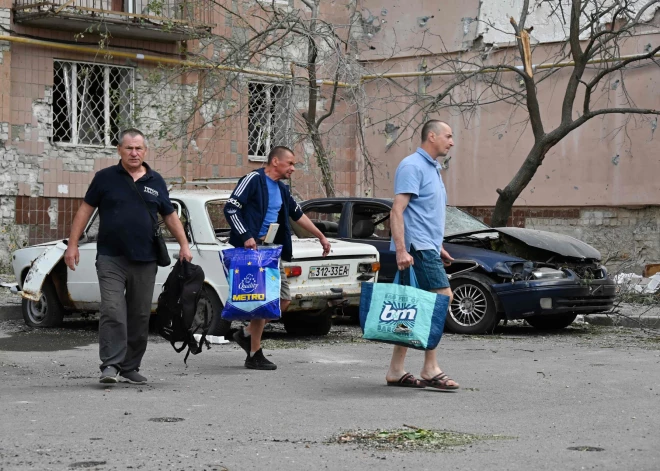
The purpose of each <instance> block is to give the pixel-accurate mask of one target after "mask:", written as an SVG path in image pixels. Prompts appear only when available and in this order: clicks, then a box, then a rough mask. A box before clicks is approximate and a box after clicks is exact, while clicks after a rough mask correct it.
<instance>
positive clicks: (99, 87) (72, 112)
mask: <svg viewBox="0 0 660 471" xmlns="http://www.w3.org/2000/svg"><path fill="white" fill-rule="evenodd" d="M133 79H134V71H133V69H132V68H130V67H117V66H109V65H98V64H90V63H87V62H72V61H57V60H56V61H55V63H54V77H53V137H52V139H53V143H63V144H73V145H90V146H106V147H107V146H114V145H117V138H118V136H119V132H120V131H121V130H122V129H125V128H127V127H130V126H131V125H132V113H131V111H132V106H131V98H132V94H133Z"/></svg>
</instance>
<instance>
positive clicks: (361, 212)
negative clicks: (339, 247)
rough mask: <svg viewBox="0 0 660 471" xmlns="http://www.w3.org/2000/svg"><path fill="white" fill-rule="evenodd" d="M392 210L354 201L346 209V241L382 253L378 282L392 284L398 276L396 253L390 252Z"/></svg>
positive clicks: (380, 205)
mask: <svg viewBox="0 0 660 471" xmlns="http://www.w3.org/2000/svg"><path fill="white" fill-rule="evenodd" d="M390 210H391V208H390V207H389V206H388V205H386V204H383V203H379V202H360V201H353V202H351V203H350V207H348V208H346V211H345V217H346V219H347V224H345V227H346V228H347V230H348V233H347V237H346V240H349V241H351V242H361V243H366V244H370V245H373V246H374V247H376V249H377V250H378V252H379V253H380V271H379V272H378V281H379V282H384V283H391V282H392V281H394V276H395V275H396V271H397V269H396V253H395V252H394V251H393V250H390V239H391V237H392V233H391V231H390Z"/></svg>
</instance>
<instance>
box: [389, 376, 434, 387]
mask: <svg viewBox="0 0 660 471" xmlns="http://www.w3.org/2000/svg"><path fill="white" fill-rule="evenodd" d="M387 385H388V386H398V387H400V388H420V389H421V388H425V387H426V386H425V385H424V382H423V381H420V380H418V379H417V378H415V377H414V376H413V375H412V373H406V374H405V375H403V376H401V377H400V378H399V380H398V381H388V382H387Z"/></svg>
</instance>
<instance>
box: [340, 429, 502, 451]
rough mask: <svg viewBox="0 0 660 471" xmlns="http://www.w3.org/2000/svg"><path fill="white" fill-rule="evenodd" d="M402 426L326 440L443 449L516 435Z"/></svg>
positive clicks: (394, 447) (391, 447)
mask: <svg viewBox="0 0 660 471" xmlns="http://www.w3.org/2000/svg"><path fill="white" fill-rule="evenodd" d="M404 427H406V428H402V429H397V430H380V429H378V430H351V431H347V432H342V433H340V434H339V435H337V436H335V437H332V438H331V439H330V440H329V441H328V443H339V444H343V445H357V446H359V447H361V448H371V449H377V450H391V451H413V450H415V451H442V450H445V449H447V448H450V447H457V446H466V445H471V444H473V443H475V442H478V441H485V440H511V439H513V438H515V437H507V436H504V435H476V434H471V433H462V432H452V431H449V430H430V429H422V428H418V427H412V426H408V425H405V426H404Z"/></svg>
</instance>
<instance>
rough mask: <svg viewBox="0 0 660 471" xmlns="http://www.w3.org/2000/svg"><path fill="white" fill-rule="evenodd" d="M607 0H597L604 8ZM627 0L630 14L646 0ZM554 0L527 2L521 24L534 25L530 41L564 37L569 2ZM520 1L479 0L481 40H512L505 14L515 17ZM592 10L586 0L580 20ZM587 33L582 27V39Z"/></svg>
mask: <svg viewBox="0 0 660 471" xmlns="http://www.w3.org/2000/svg"><path fill="white" fill-rule="evenodd" d="M611 2H612V0H605V1H604V2H599V3H602V4H603V6H602V7H603V8H605V7H607V4H608V3H611ZM629 3H630V10H631V14H632V15H634V14H635V13H636V12H637V11H638V10H639V8H641V7H643V6H644V5H646V4H647V3H648V0H630V2H629ZM557 4H558V2H552V3H550V2H530V9H529V13H528V16H527V19H526V21H525V26H526V27H530V26H533V27H534V30H533V32H532V33H531V34H530V37H531V40H532V42H533V43H548V42H555V41H563V40H565V39H566V38H567V37H568V32H569V19H570V11H571V2H570V0H561V6H562V8H556V6H557ZM522 5H523V0H483V1H482V3H481V9H480V11H479V23H478V26H477V35H478V36H482V37H483V42H484V43H485V44H501V45H504V44H507V43H511V42H513V41H514V40H515V38H514V33H513V27H512V26H511V23H510V22H509V18H510V17H513V18H514V19H515V20H516V21H518V20H519V19H520V12H521V10H522ZM658 9H660V4H658V5H654V6H652V7H650V8H648V9H647V10H646V11H645V12H644V13H643V14H642V16H641V18H640V20H641V21H642V22H644V23H646V22H649V21H651V20H652V19H653V16H654V14H655V12H656V10H658ZM553 11H554V14H553ZM593 11H594V8H593V3H589V4H588V5H587V10H586V11H585V13H584V14H583V15H582V21H583V23H584V22H585V21H586V17H587V16H588V15H589V14H590V13H591V12H593ZM610 20H611V16H605V17H603V19H602V21H601V24H605V23H606V22H607V21H610ZM588 34H589V32H588V31H585V32H584V34H583V36H582V37H583V39H585V38H587V37H588Z"/></svg>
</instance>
